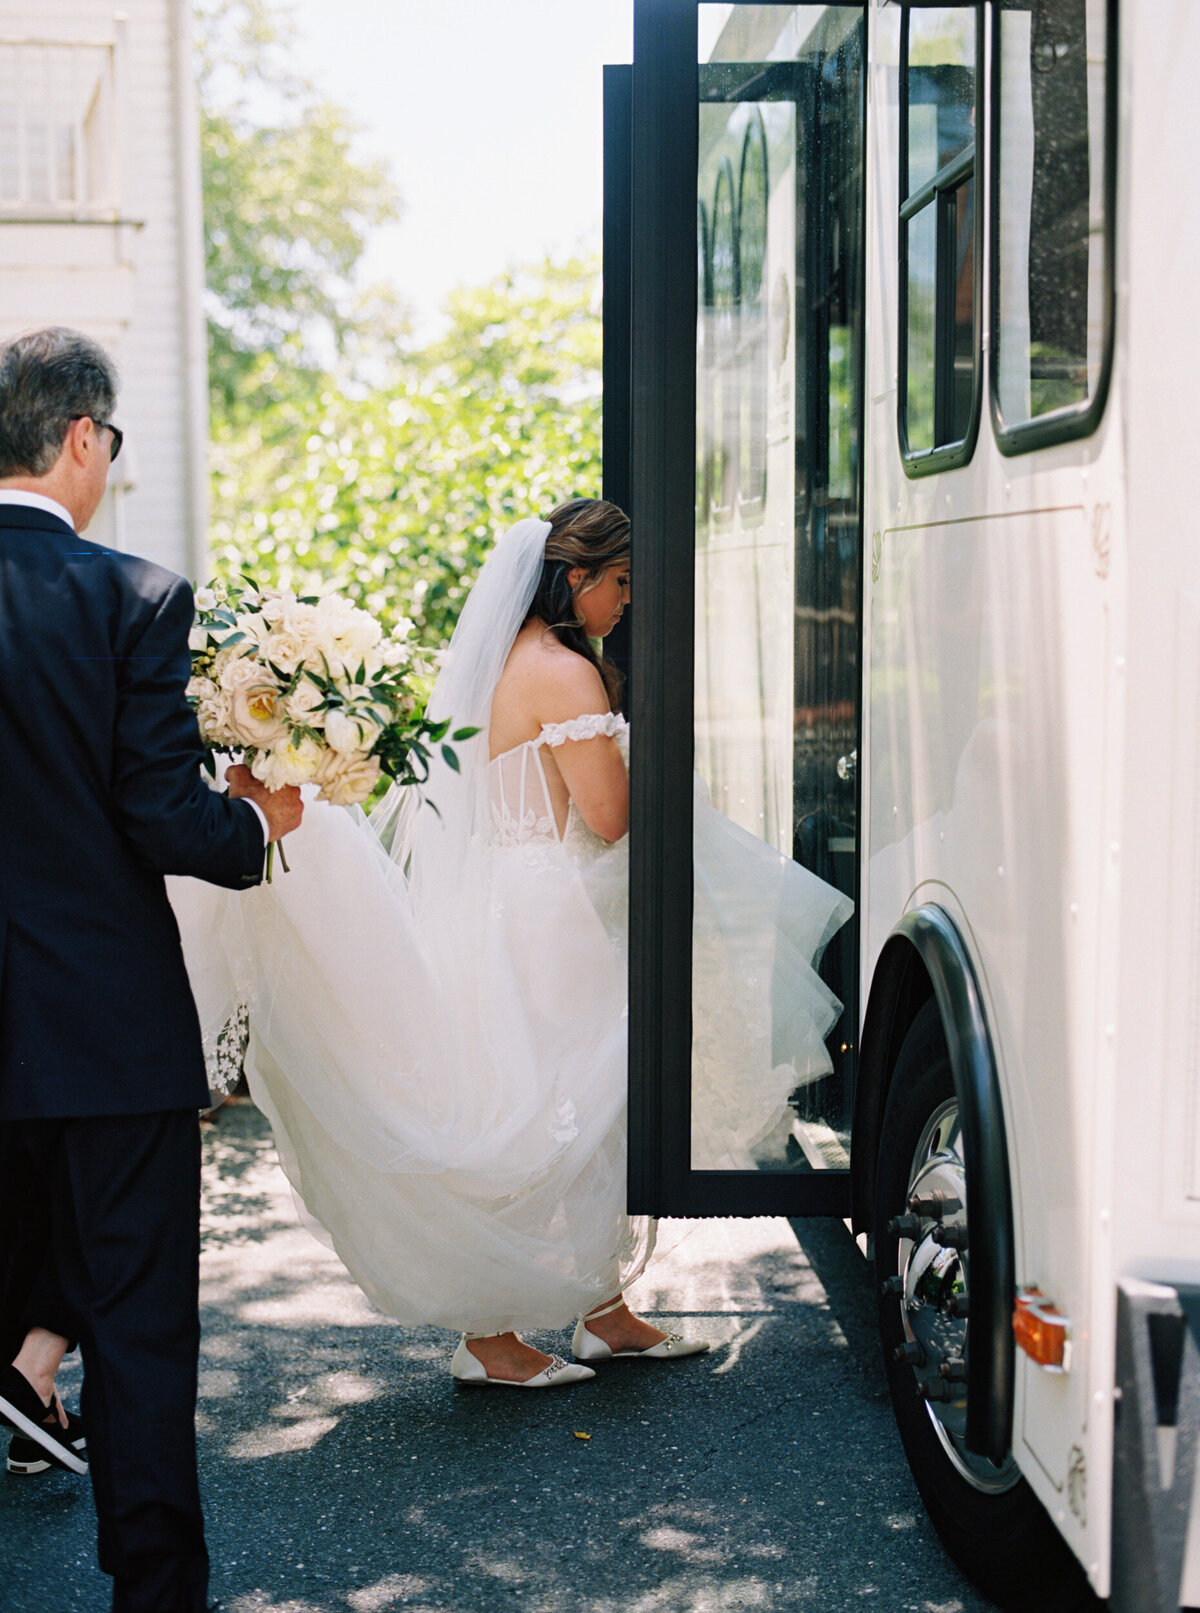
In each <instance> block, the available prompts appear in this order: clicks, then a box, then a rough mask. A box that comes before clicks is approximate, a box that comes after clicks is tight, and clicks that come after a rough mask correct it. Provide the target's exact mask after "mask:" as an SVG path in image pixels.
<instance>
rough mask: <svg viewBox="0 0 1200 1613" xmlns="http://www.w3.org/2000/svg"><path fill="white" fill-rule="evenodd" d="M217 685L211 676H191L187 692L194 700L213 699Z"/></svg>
mask: <svg viewBox="0 0 1200 1613" xmlns="http://www.w3.org/2000/svg"><path fill="white" fill-rule="evenodd" d="M216 692H217V686H216V684H215V683H214V682H213V680H212V679H211V678H189V679H188V685H187V689H186V691H185V693H186V694H187V695H188V697H189V699H192V700H211V699H212V697H213V695H215V694H216Z"/></svg>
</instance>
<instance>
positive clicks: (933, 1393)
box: [921, 1383, 957, 1405]
mask: <svg viewBox="0 0 1200 1613" xmlns="http://www.w3.org/2000/svg"><path fill="white" fill-rule="evenodd" d="M921 1393H922V1394H923V1395H924V1396H925V1398H926V1400H934V1401H940V1402H941V1403H942V1404H943V1405H948V1404H949V1402H950V1401H952V1400H954V1399H956V1398H957V1396H956V1395H955V1393H954V1390H953V1389H951V1387H950V1385H949V1384H948V1383H923V1384H922V1385H921Z"/></svg>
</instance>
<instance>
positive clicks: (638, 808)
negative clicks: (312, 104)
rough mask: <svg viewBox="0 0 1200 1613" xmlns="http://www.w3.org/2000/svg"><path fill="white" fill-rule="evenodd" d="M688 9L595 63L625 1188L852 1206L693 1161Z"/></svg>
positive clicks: (636, 1192)
mask: <svg viewBox="0 0 1200 1613" xmlns="http://www.w3.org/2000/svg"><path fill="white" fill-rule="evenodd" d="M697 22H698V0H635V4H634V65H633V67H632V69H629V68H617V69H610V70H607V71H606V79H605V112H606V133H605V158H606V179H605V205H606V212H607V210H608V209H609V208H611V209H612V216H611V218H609V217H606V226H605V238H604V247H605V265H604V274H605V310H604V312H605V333H604V335H605V355H606V356H605V375H604V379H605V429H604V451H605V491H606V494H608V493H609V492H610V490H611V494H612V496H613V497H614V498H616V496H617V494H618V491H622V492H625V491H626V489H627V493H626V496H627V499H628V508H629V510H630V514H631V516H632V518H633V523H634V532H635V539H634V553H633V593H634V608H633V610H632V611H631V613H630V615H631V618H632V650H631V657H630V672H631V678H630V700H629V705H630V714H631V719H632V725H633V759H632V772H631V793H630V899H631V912H632V915H633V918H632V922H631V925H630V937H629V1009H630V1033H629V1177H628V1188H629V1192H628V1206H629V1210H630V1212H631V1213H634V1214H648V1215H672V1216H706V1215H709V1216H730V1215H738V1216H746V1215H789V1216H797V1215H840V1216H845V1215H848V1214H849V1209H850V1173H849V1171H846V1170H836V1171H834V1170H831V1171H829V1172H812V1173H811V1174H810V1173H800V1172H795V1173H793V1172H757V1171H695V1170H693V1169H692V1166H691V1049H692V1014H691V956H692V827H693V825H692V753H693V723H694V687H693V672H694V609H695V596H694V586H695V584H694V576H695V541H696V538H695V474H696V472H695V433H696V320H697V287H696V172H697V162H698V118H697V105H698V96H699V67H698V62H697V56H698V28H697ZM622 181H624V186H625V194H624V195H622V194H621V192H622ZM626 220H627V227H626V222H625V221H626ZM626 286H628V287H629V291H630V295H629V297H628V299H627V300H626V297H625V288H626ZM610 385H611V386H612V388H613V391H612V392H611V393H610V392H609V387H610ZM626 400H628V404H626ZM610 455H611V456H612V461H611V469H610V463H609V459H610ZM618 501H619V500H618Z"/></svg>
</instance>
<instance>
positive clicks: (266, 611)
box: [258, 588, 296, 624]
mask: <svg viewBox="0 0 1200 1613" xmlns="http://www.w3.org/2000/svg"><path fill="white" fill-rule="evenodd" d="M295 598H296V596H295V594H281V593H280V592H279V590H278V588H264V589H263V591H262V594H261V596H260V597H259V603H258V608H259V610H260V611H261V612H262V614H263V615H264V616H265V617H266V619H267V621H268V622H271V623H272V624H273V623H275V622H277V621H278V620H279V618H280V617H281V616H282V615H283V608H284V605H285V603H286V602H287V601H288V600H291V601H292V602H293V603H294V602H295Z"/></svg>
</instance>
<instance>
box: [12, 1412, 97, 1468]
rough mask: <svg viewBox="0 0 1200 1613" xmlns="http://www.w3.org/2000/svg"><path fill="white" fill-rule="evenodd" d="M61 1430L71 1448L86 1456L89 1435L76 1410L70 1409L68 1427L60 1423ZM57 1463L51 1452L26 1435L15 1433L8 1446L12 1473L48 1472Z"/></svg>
mask: <svg viewBox="0 0 1200 1613" xmlns="http://www.w3.org/2000/svg"><path fill="white" fill-rule="evenodd" d="M59 1430H60V1432H61V1433H62V1435H63V1438H64V1439H65V1440H66V1442H67V1444H68V1445H70V1447H71V1449H72V1450H73V1451H75V1452H77V1454H78V1455H80V1456H82V1457H85V1458H86V1455H87V1435H86V1434H85V1433H84V1431H83V1419H82V1418H81V1417H76V1416H75V1414H74V1412H70V1411H69V1412H68V1413H67V1426H66V1428H65V1429H63V1427H62V1424H61V1423H60V1424H59ZM56 1465H57V1464H56V1463H54V1462H52V1461H51V1460H50V1456H49V1454H48V1453H47V1452H46V1451H44V1450H43V1449H42V1447H41V1446H40V1445H36V1444H35V1443H34V1442H33V1440H31V1439H29V1438H27V1437H26V1435H24V1434H14V1435H13V1437H12V1443H11V1444H10V1445H9V1447H8V1471H9V1472H10V1473H19V1474H21V1475H22V1476H24V1475H26V1474H29V1473H46V1472H48V1471H49V1470H50V1468H52V1467H55V1466H56Z"/></svg>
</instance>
